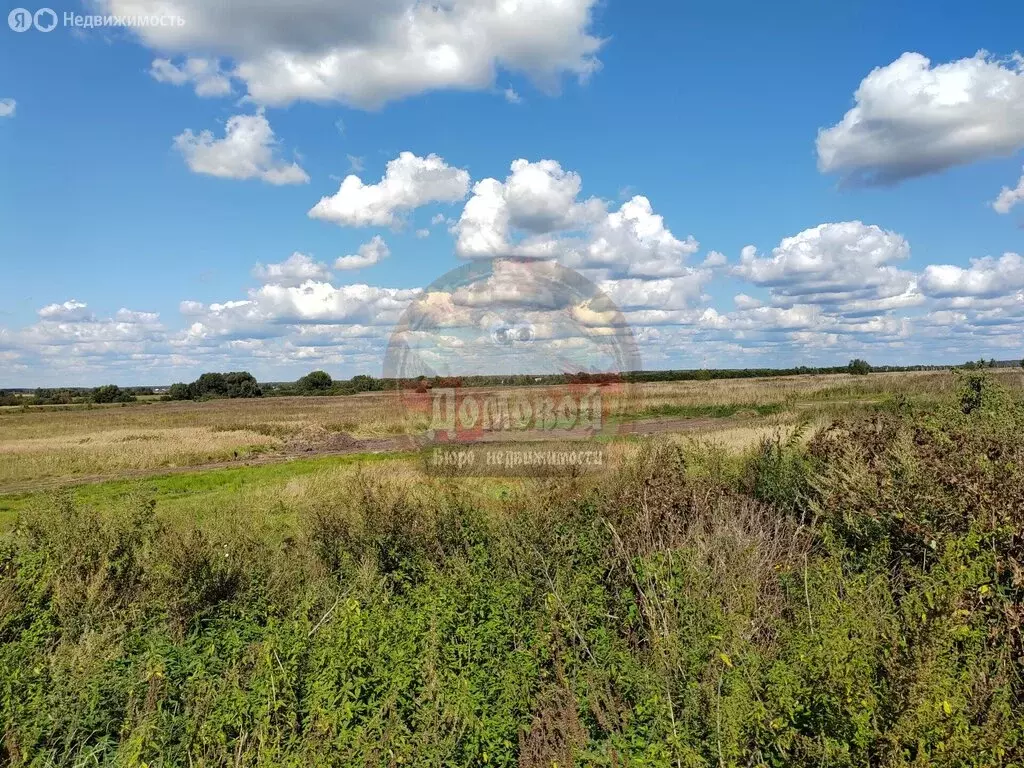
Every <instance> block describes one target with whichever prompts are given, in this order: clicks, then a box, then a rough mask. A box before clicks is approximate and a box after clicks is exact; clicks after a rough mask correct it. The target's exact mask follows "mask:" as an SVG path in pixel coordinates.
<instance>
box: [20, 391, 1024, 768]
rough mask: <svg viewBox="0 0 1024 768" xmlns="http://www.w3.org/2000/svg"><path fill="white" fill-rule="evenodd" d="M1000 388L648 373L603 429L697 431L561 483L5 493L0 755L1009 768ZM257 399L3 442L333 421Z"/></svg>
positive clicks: (1020, 708) (74, 423) (90, 761)
mask: <svg viewBox="0 0 1024 768" xmlns="http://www.w3.org/2000/svg"><path fill="white" fill-rule="evenodd" d="M823 378H824V377H823ZM1019 384H1020V377H1019V374H1016V373H1013V374H1008V373H1002V374H999V375H991V374H979V373H969V374H960V375H956V376H954V375H952V374H916V375H903V376H892V377H885V376H876V375H871V376H868V377H860V378H859V379H857V378H854V377H829V378H828V379H827V380H822V379H818V380H810V379H808V380H795V381H787V380H781V381H779V380H773V381H771V382H735V383H734V382H714V383H711V384H707V383H704V384H701V385H700V386H701V387H703V388H704V391H705V396H704V399H702V398H701V393H700V389H699V388H697V387H691V386H690V385H689V384H678V385H672V386H666V385H653V386H651V387H650V388H649V389H647V390H646V391H645V393H644V395H645V397H646V398H647V399H646V400H645V402H644V403H643V404H642V406H641V407H640V408H639V409H638V410H637V411H636V412H635V413H634V416H635V417H638V418H674V419H682V420H686V419H692V420H699V422H700V425H701V428H700V429H699V430H695V431H693V432H692V433H686V434H675V435H673V434H657V435H654V436H650V437H643V438H633V439H629V440H623V441H621V442H617V443H614V444H613V446H612V460H611V462H610V466H609V468H608V471H606V472H603V473H600V474H585V475H580V476H576V477H571V476H565V477H560V478H549V479H539V478H538V479H518V480H509V479H502V478H440V477H428V476H426V475H424V474H423V473H422V472H421V471H420V470H419V468H418V465H417V464H416V462H415V461H414V460H411V459H409V458H407V457H398V458H395V457H389V456H386V455H380V456H363V455H355V456H321V457H313V458H310V459H305V460H296V461H292V462H288V463H268V464H261V465H257V466H251V467H230V468H225V469H218V470H215V471H205V472H204V471H196V472H194V473H191V474H179V475H172V476H161V477H150V478H140V479H122V480H117V481H111V482H104V483H94V484H88V485H83V486H81V487H77V488H75V489H71V490H65V491H59V492H46V493H34V494H25V495H23V496H20V497H18V498H17V499H16V500H15V501H12V502H10V506H9V514H10V515H12V517H11V520H10V525H9V526H8V527H7V529H6V531H5V532H4V533H3V534H0V764H5V765H7V764H10V765H15V766H23V765H31V766H65V765H83V766H85V765H103V766H106V765H111V766H115V765H116V766H135V765H139V766H141V765H147V766H200V765H202V766H281V765H293V766H321V765H322V766H367V765H370V766H399V765H416V766H419V765H430V766H434V765H444V766H491V765H499V766H525V767H533V766H538V767H539V766H556V765H557V766H563V767H565V766H572V765H577V766H602V765H604V766H627V765H629V766H666V768H667V767H668V766H808V767H810V766H822V765H828V766H865V765H872V766H876V765H877V766H932V765H939V766H993V765H1000V766H1015V765H1018V766H1019V765H1022V764H1024V743H1022V739H1024V637H1022V629H1024V444H1022V441H1021V439H1020V436H1021V434H1022V433H1024V432H1022V430H1024V404H1022V401H1021V400H1022V399H1021V391H1020V386H1019ZM353 399H354V398H337V399H336V400H340V401H345V400H353ZM261 405H264V404H263V403H255V404H253V403H246V404H244V406H245V407H243V406H242V405H241V404H240V405H235V404H234V403H213V404H202V405H199V406H185V407H181V410H176V408H177V406H176V407H175V408H173V409H172V408H168V409H167V410H166V411H160V410H158V406H140V407H135V408H125V409H112V410H108V411H105V412H102V413H100V414H99V416H97V415H96V414H94V413H93V412H89V411H81V412H70V413H67V414H64V415H65V416H66V419H64V420H61V419H56V420H55V421H54V422H52V429H51V430H50V431H49V432H48V433H47V429H46V428H43V427H38V426H36V427H33V426H31V423H30V420H26V421H25V422H21V430H22V431H21V432H20V434H19V435H18V436H17V438H16V439H17V440H33V439H46V438H47V434H48V436H49V438H50V439H54V440H61V439H63V440H70V439H82V437H85V436H89V435H93V436H95V435H97V434H103V433H110V434H112V435H113V434H117V435H124V434H136V433H139V434H142V433H145V430H153V431H159V430H160V429H167V430H189V429H192V430H202V429H207V430H208V431H209V434H210V435H230V434H232V433H233V432H242V431H244V430H249V431H251V432H253V433H254V434H257V435H260V436H262V437H276V438H277V439H280V440H286V439H288V435H287V434H281V435H273V434H270V433H271V432H272V430H271V428H270V427H269V426H268V427H267V428H266V429H264V430H258V429H255V428H253V426H252V425H253V424H265V425H271V424H284V423H290V422H298V423H302V424H303V428H305V426H306V425H308V424H309V423H310V419H311V417H312V416H316V417H317V418H320V419H322V420H321V421H319V422H317V423H319V424H326V423H334V422H333V419H335V418H339V419H341V418H348V417H342V416H341V415H340V411H332V409H335V408H338V409H341V408H344V407H345V406H344V405H342V404H338V405H335V404H334V403H324V402H321V401H319V400H316V401H311V402H306V403H302V402H295V401H288V402H285V403H280V404H278V403H275V402H273V401H270V402H268V403H266V404H265V405H266V406H267V408H266V410H264V411H262V412H261V413H259V415H258V416H257V415H256V413H255V411H253V410H249V409H251V408H254V407H255V408H256V409H258V408H259V406H261ZM206 406H211V407H210V408H209V409H208V410H204V409H205V408H206ZM733 406H736V409H733ZM768 406H772V407H768ZM776 406H777V407H776ZM160 407H162V406H160ZM360 407H366V408H367V409H370V408H371V406H369V405H367V406H363V405H360ZM278 409H280V410H278ZM714 409H719V410H714ZM759 409H760V410H759ZM367 413H369V410H368V411H367ZM146 414H157V417H155V418H153V417H152V416H151V419H152V420H151V421H149V422H147V421H145V418H146ZM26 416H28V417H34V416H35V414H19V415H18V417H19V418H22V417H26ZM4 418H6V417H4ZM46 418H51V416H50V415H49V414H48V415H47V417H46ZM382 418H384V417H382ZM92 419H97V420H96V421H92ZM102 419H110V420H111V426H110V427H109V428H108V429H101V428H100V426H99V425H101V424H103V423H104V422H103V421H102ZM135 419H140V421H134V420H135ZM246 419H251V421H246ZM327 419H330V420H331V421H327ZM3 423H5V424H6V423H7V422H3ZM160 424H162V426H156V425H160ZM26 425H27V426H26ZM58 425H60V426H58ZM243 425H247V426H244V429H241V428H240V429H237V430H235V429H227V430H224V429H221V430H219V431H215V430H214V429H213V427H220V428H223V427H232V426H243ZM33 429H38V430H39V431H38V433H35V434H33V432H32V430H33ZM264 432H266V433H268V434H266V435H264ZM4 439H5V441H6V439H7V438H6V436H5V438H4ZM111 442H113V438H111ZM136 442H142V441H136ZM226 449H227V446H225V450H226ZM231 450H234V448H232V449H231ZM108 460H109V457H106V458H104V459H103V461H108ZM2 504H3V497H0V507H2Z"/></svg>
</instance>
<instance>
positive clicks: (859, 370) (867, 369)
mask: <svg viewBox="0 0 1024 768" xmlns="http://www.w3.org/2000/svg"><path fill="white" fill-rule="evenodd" d="M846 370H848V371H849V372H850V373H852V374H853V375H854V376H867V375H868V374H869V373H871V364H870V363H868V361H867V360H861V359H860V358H859V357H858V358H856V359H854V360H851V361H850V364H849V365H848V366H846Z"/></svg>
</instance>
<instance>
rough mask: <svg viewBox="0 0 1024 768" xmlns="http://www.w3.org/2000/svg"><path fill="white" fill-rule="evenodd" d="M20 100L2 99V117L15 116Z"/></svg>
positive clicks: (0, 109)
mask: <svg viewBox="0 0 1024 768" xmlns="http://www.w3.org/2000/svg"><path fill="white" fill-rule="evenodd" d="M17 109H18V102H16V101H15V100H14V99H0V117H14V113H15V112H16V111H17Z"/></svg>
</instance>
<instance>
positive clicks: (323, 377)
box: [295, 371, 334, 392]
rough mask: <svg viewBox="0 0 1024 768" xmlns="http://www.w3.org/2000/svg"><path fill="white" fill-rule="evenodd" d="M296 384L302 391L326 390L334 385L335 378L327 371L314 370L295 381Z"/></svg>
mask: <svg viewBox="0 0 1024 768" xmlns="http://www.w3.org/2000/svg"><path fill="white" fill-rule="evenodd" d="M295 386H296V387H297V388H298V390H299V391H300V392H326V391H327V390H329V389H330V388H331V387H332V386H334V379H332V378H331V375H330V374H329V373H327V372H326V371H313V372H312V373H307V374H306V375H305V376H303V377H302V378H301V379H299V380H298V381H297V382H295Z"/></svg>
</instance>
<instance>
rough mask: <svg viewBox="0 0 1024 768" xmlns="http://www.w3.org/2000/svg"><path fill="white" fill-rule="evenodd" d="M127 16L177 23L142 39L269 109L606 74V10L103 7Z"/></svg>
mask: <svg viewBox="0 0 1024 768" xmlns="http://www.w3.org/2000/svg"><path fill="white" fill-rule="evenodd" d="M98 2H99V6H100V8H101V10H103V11H104V12H106V13H113V14H118V15H143V16H151V15H157V14H171V15H178V16H180V17H182V18H184V19H185V20H186V23H185V24H184V25H182V26H180V27H179V26H176V25H170V26H166V27H160V26H150V27H141V28H139V29H138V30H137V33H138V34H139V36H140V37H141V38H142V40H143V41H144V42H145V43H146V44H148V45H149V46H151V47H152V48H154V49H157V50H160V51H170V52H176V53H182V54H190V53H191V54H202V55H207V54H211V53H212V54H215V55H219V56H227V57H231V58H232V59H233V60H234V61H235V62H236V64H235V67H234V69H233V70H232V73H231V74H232V75H233V76H234V77H237V78H238V79H240V80H242V81H243V82H244V83H245V84H246V86H247V88H248V92H249V97H250V98H251V99H253V100H254V101H256V102H257V103H261V104H268V105H285V104H288V103H290V102H292V101H296V100H310V101H337V102H341V103H345V104H349V105H353V106H357V107H363V108H376V107H379V106H381V105H382V104H384V103H386V102H388V101H390V100H393V99H399V98H402V97H406V96H410V95H413V94H418V93H423V92H426V91H431V90H438V89H463V90H466V89H474V90H484V89H489V88H492V87H493V86H494V81H495V78H496V73H497V72H498V71H499V69H504V70H509V71H515V72H522V73H524V74H526V75H527V76H529V77H531V78H533V79H534V80H535V81H536V82H538V83H539V84H540V85H541V86H542V87H546V88H549V89H551V88H553V87H555V86H556V85H557V83H558V80H559V78H560V77H561V76H562V75H564V74H566V73H568V74H570V75H575V76H577V77H579V78H586V77H587V76H589V75H590V74H591V73H593V72H594V71H596V70H597V68H598V67H599V63H598V60H597V58H596V54H597V52H598V50H599V48H600V47H601V43H602V41H601V40H600V39H599V38H597V37H596V36H595V35H594V34H593V33H592V32H591V26H592V13H593V9H594V7H595V6H596V4H597V0H527V1H526V2H516V3H509V2H504V0H458V2H446V3H423V2H418V1H417V0H375V2H370V3H365V2H364V3H358V2H352V1H351V0H343V1H342V2H338V0H308V1H307V2H304V3H302V4H301V5H299V6H295V5H283V4H275V3H265V2H259V0H236V1H234V2H228V1H227V0H98Z"/></svg>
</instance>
